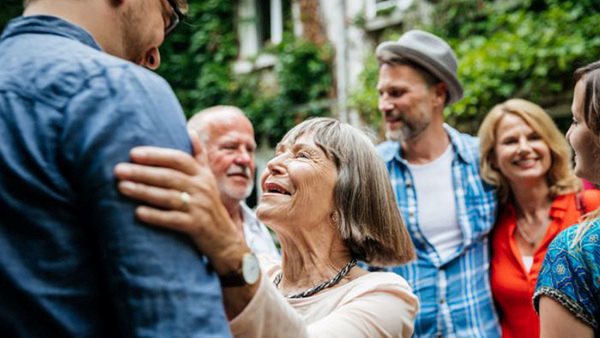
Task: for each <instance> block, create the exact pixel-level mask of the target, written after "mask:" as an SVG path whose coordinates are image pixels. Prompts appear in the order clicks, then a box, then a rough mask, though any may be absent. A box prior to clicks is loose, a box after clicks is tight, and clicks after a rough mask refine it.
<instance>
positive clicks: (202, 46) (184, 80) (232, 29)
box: [0, 0, 333, 144]
mask: <svg viewBox="0 0 600 338" xmlns="http://www.w3.org/2000/svg"><path fill="white" fill-rule="evenodd" d="M22 4H23V3H22V0H2V1H0V9H1V10H0V27H2V28H4V26H5V25H6V23H7V22H8V21H9V20H10V19H11V18H13V17H15V16H17V15H19V14H20V13H21V12H22V11H23V7H22ZM237 4H238V3H237V1H233V0H203V1H189V12H188V15H187V18H186V19H185V20H184V21H183V22H181V23H180V24H179V26H178V27H177V29H175V30H174V31H173V33H172V34H171V35H170V36H168V38H167V39H166V41H165V43H164V45H163V46H162V47H161V49H160V50H161V57H162V63H161V67H160V68H159V70H158V73H159V74H160V75H161V76H163V77H164V78H166V79H167V81H168V82H169V83H170V84H171V86H172V88H173V90H174V91H175V93H176V95H177V97H178V98H179V100H180V102H181V105H182V107H183V109H184V111H185V112H186V115H188V116H190V115H192V114H194V113H195V112H197V111H199V110H201V109H204V108H207V107H210V106H213V105H218V104H229V105H236V106H239V107H240V108H241V109H243V110H244V111H245V112H246V113H247V114H248V115H249V117H250V119H251V120H252V122H253V124H254V126H255V131H256V137H257V139H259V140H268V141H269V142H270V143H271V144H274V143H275V142H277V141H279V139H280V138H281V137H282V136H283V135H284V133H285V132H286V131H287V130H289V129H290V128H291V127H293V126H294V125H295V124H297V123H298V122H300V121H302V120H304V119H305V118H306V117H309V116H322V115H327V114H329V112H330V107H329V104H330V103H329V97H330V96H331V93H330V91H331V88H332V85H333V78H332V67H331V64H332V58H333V51H332V49H331V48H330V47H329V46H327V45H325V46H316V45H315V44H313V43H311V42H308V41H304V40H302V39H296V38H294V37H293V36H292V35H285V37H284V41H283V42H282V43H281V44H279V45H278V46H270V47H268V50H267V51H269V52H270V53H272V54H274V55H275V56H277V57H278V59H279V62H278V64H277V65H276V67H275V71H274V78H275V83H276V84H275V85H274V86H273V87H274V88H265V84H264V81H263V80H264V77H265V76H266V75H265V72H263V71H258V72H254V73H252V74H249V75H244V76H240V75H237V74H233V67H232V65H233V62H235V60H236V58H237V56H238V48H239V47H238V41H237V29H236V26H235V18H236V6H237ZM286 6H287V5H286ZM286 8H287V7H286ZM287 9H288V10H287V11H286V13H288V14H289V13H291V10H289V8H287ZM285 19H286V22H285V27H286V29H287V30H291V14H290V15H287V14H286V16H285ZM267 82H268V81H267Z"/></svg>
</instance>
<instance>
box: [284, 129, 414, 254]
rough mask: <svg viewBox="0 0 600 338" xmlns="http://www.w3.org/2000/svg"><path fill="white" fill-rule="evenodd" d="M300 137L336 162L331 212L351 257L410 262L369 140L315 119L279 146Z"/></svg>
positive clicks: (406, 239)
mask: <svg viewBox="0 0 600 338" xmlns="http://www.w3.org/2000/svg"><path fill="white" fill-rule="evenodd" d="M302 135H311V136H312V137H313V140H314V141H315V143H316V144H317V145H318V146H319V147H321V149H323V150H324V151H325V153H326V154H327V157H328V158H330V159H331V160H332V161H334V162H335V165H336V167H337V173H338V176H337V180H336V183H335V188H334V199H335V201H334V205H335V206H334V208H335V210H332V211H331V212H332V214H333V215H334V219H336V220H337V221H336V223H337V227H338V231H339V233H340V235H341V237H342V239H343V240H344V242H345V243H346V246H347V247H348V249H349V250H350V252H351V255H352V257H354V258H356V259H358V260H362V261H365V262H367V263H371V264H375V265H398V264H403V263H406V262H408V261H410V260H412V259H413V258H414V257H415V251H414V247H413V244H412V241H411V239H410V236H409V234H408V231H407V229H406V227H405V225H404V222H403V221H402V218H401V216H400V212H399V210H398V206H397V205H396V199H395V197H394V192H393V190H392V186H391V183H390V180H389V176H388V172H387V169H386V168H385V165H384V163H383V161H381V159H380V158H379V156H378V155H377V151H376V150H375V146H374V145H373V143H372V142H371V140H370V139H369V138H368V136H367V135H366V134H364V133H363V132H361V131H360V130H358V129H357V128H355V127H352V126H351V125H349V124H346V123H341V122H340V121H337V120H335V119H332V118H314V119H309V120H306V121H304V122H302V123H301V124H299V125H298V126H296V127H294V128H293V129H292V130H290V131H289V132H288V133H287V134H286V135H285V136H284V137H283V139H282V140H281V144H286V145H288V144H293V143H294V142H295V140H297V139H298V138H299V137H301V136H302ZM315 197H316V198H319V196H315ZM315 203H318V201H315Z"/></svg>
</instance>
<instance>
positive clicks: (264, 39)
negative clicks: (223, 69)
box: [238, 0, 283, 59]
mask: <svg viewBox="0 0 600 338" xmlns="http://www.w3.org/2000/svg"><path fill="white" fill-rule="evenodd" d="M282 1H283V0H241V1H240V2H239V7H238V18H239V21H238V34H239V38H240V58H241V59H246V58H249V57H255V56H257V55H258V54H259V53H260V51H261V50H262V49H263V48H264V47H265V45H267V44H268V43H273V44H278V43H280V42H281V39H282V37H283V9H282Z"/></svg>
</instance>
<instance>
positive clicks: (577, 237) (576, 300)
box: [534, 62, 600, 338]
mask: <svg viewBox="0 0 600 338" xmlns="http://www.w3.org/2000/svg"><path fill="white" fill-rule="evenodd" d="M575 81H576V84H575V92H574V94H573V105H572V108H571V110H572V114H573V123H572V124H571V127H570V128H569V131H568V132H567V139H568V141H569V143H570V144H571V147H572V148H573V150H574V151H575V174H577V176H579V177H582V178H585V179H587V180H589V181H591V182H593V183H600V158H599V157H598V154H600V62H595V63H592V64H589V65H587V66H585V67H583V68H580V69H578V70H577V71H575ZM599 216H600V213H599V212H598V211H594V212H593V213H592V214H591V215H590V216H588V217H587V221H586V222H584V223H582V224H581V225H578V226H574V227H571V228H569V229H567V230H565V231H563V232H562V233H561V234H560V235H558V236H557V237H556V239H555V240H554V242H552V244H551V245H550V248H549V249H548V254H547V255H546V260H545V261H544V265H543V266H542V270H541V271H540V276H539V279H538V283H537V288H536V293H535V297H534V304H535V306H536V307H537V308H538V309H539V315H540V330H541V335H542V337H545V338H547V337H594V336H596V337H598V336H599V335H600V327H599V322H600V219H599V218H598V217H599Z"/></svg>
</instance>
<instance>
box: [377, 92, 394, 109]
mask: <svg viewBox="0 0 600 338" xmlns="http://www.w3.org/2000/svg"><path fill="white" fill-rule="evenodd" d="M392 109H394V105H393V104H392V103H391V102H390V100H389V99H388V98H386V97H385V94H384V95H380V96H379V111H381V112H382V113H386V112H389V111H391V110H392Z"/></svg>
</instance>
